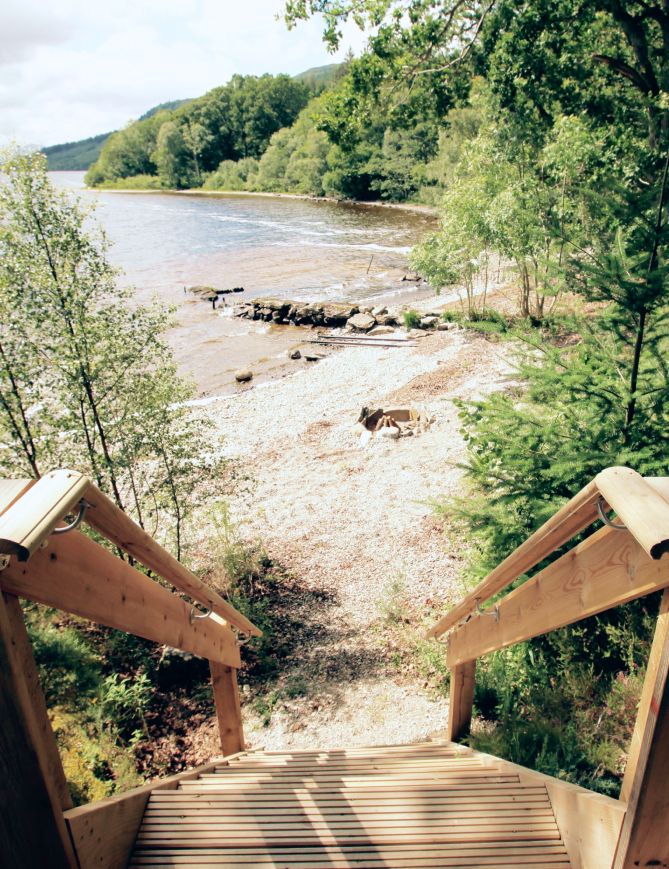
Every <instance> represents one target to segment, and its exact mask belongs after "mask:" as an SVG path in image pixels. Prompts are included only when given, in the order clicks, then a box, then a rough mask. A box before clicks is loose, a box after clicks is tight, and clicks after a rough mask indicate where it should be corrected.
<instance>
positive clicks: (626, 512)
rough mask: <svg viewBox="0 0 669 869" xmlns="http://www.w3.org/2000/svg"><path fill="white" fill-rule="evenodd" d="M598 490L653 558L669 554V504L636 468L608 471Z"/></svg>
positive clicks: (598, 481)
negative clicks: (634, 469)
mask: <svg viewBox="0 0 669 869" xmlns="http://www.w3.org/2000/svg"><path fill="white" fill-rule="evenodd" d="M595 483H596V484H597V488H598V489H599V491H600V492H601V493H602V495H603V496H604V498H605V499H606V500H607V502H608V504H609V506H610V507H611V508H612V509H613V510H615V511H616V513H617V514H618V516H619V517H620V520H621V522H622V524H623V525H626V526H627V528H628V529H629V532H630V534H632V535H633V537H634V538H635V539H636V541H637V543H639V545H640V546H641V548H642V549H643V550H644V552H646V553H647V554H648V555H649V556H650V557H651V558H654V559H659V558H661V557H662V555H663V553H665V552H669V504H668V503H667V502H666V501H665V500H664V498H663V497H662V495H660V493H659V492H658V491H657V490H656V489H655V488H654V487H653V486H651V485H650V484H649V483H647V482H646V481H645V480H644V478H643V477H642V476H641V474H639V473H637V472H636V471H633V470H632V468H606V469H605V470H603V471H601V472H600V473H599V474H597V476H596V477H595Z"/></svg>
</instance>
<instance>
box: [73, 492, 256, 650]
mask: <svg viewBox="0 0 669 869" xmlns="http://www.w3.org/2000/svg"><path fill="white" fill-rule="evenodd" d="M85 497H86V500H87V501H88V502H89V504H91V505H92V509H90V510H88V511H87V513H86V518H85V521H86V522H87V523H88V524H89V525H90V526H91V528H95V530H96V531H99V532H100V534H102V535H103V536H104V537H106V538H107V540H111V541H112V543H115V544H116V546H118V547H119V548H120V549H122V550H123V551H124V552H127V553H129V554H130V555H132V557H133V558H135V559H136V560H137V561H139V563H140V564H143V565H144V567H147V568H148V569H149V570H152V571H153V572H154V573H156V574H158V576H160V577H161V578H162V579H164V580H165V581H166V582H169V583H171V584H172V585H173V586H174V587H175V588H178V589H179V591H182V592H184V593H185V594H187V595H189V596H190V597H192V598H193V599H194V600H197V601H200V602H201V603H203V604H213V607H214V612H215V613H216V614H217V615H218V616H219V617H220V618H222V619H224V620H225V621H227V622H228V623H229V624H231V625H232V626H233V627H235V628H237V629H238V630H240V631H243V632H244V633H246V634H251V635H252V636H256V637H260V636H262V631H261V630H260V629H259V628H257V627H256V626H255V625H254V624H253V623H252V622H250V621H249V620H248V619H247V618H246V616H243V615H242V614H241V613H239V612H237V610H236V609H235V608H234V607H233V606H232V605H231V604H229V603H228V602H227V601H226V600H224V599H223V598H222V597H221V596H220V595H219V594H217V593H216V592H215V591H214V590H213V589H212V588H209V586H208V585H206V584H205V583H204V582H202V580H201V579H198V578H197V576H195V575H194V574H193V573H191V572H190V570H188V568H186V567H185V566H184V565H183V564H181V562H179V561H177V559H176V558H175V557H174V556H173V555H171V554H170V553H169V552H167V550H165V549H163V547H162V546H160V544H158V543H156V541H155V540H154V539H153V538H152V537H151V536H150V535H149V534H147V533H146V531H144V530H143V529H142V528H140V527H139V525H138V524H137V523H136V522H134V521H133V520H132V519H131V518H130V516H128V515H127V513H124V512H123V510H120V509H119V508H118V507H117V506H116V504H114V502H113V501H111V500H110V499H109V498H108V497H107V496H106V495H105V494H103V493H102V492H101V491H100V490H99V489H98V488H97V487H96V486H93V485H91V486H90V487H89V488H88V490H87V491H86V493H85Z"/></svg>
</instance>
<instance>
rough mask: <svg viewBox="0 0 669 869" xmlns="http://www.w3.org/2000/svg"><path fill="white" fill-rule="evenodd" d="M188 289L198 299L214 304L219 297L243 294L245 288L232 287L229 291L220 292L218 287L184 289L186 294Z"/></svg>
mask: <svg viewBox="0 0 669 869" xmlns="http://www.w3.org/2000/svg"><path fill="white" fill-rule="evenodd" d="M186 289H188V292H189V293H192V294H193V295H194V296H197V298H198V299H202V301H204V302H213V301H215V300H216V299H217V298H218V297H219V296H227V295H228V293H243V292H244V287H231V288H230V289H228V290H220V289H218V288H217V287H200V286H198V287H188V288H186V287H184V293H185V292H186Z"/></svg>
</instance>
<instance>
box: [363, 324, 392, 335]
mask: <svg viewBox="0 0 669 869" xmlns="http://www.w3.org/2000/svg"><path fill="white" fill-rule="evenodd" d="M369 334H370V335H394V334H395V330H394V329H393V327H392V326H374V328H373V329H372V330H371V332H369Z"/></svg>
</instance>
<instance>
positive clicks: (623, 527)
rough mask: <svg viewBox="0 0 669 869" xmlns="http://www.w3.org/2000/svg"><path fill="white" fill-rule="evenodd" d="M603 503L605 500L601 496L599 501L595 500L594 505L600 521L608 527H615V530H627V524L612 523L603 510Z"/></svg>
mask: <svg viewBox="0 0 669 869" xmlns="http://www.w3.org/2000/svg"><path fill="white" fill-rule="evenodd" d="M604 503H605V501H604V499H603V498H600V499H599V501H595V505H596V507H597V512H598V513H599V518H600V519H601V520H602V522H603V523H604V524H605V525H608V526H609V528H615V529H616V530H617V531H627V525H614V524H613V522H612V521H611V520H610V519H609V517H608V516H607V515H606V513H605V512H604V508H603V507H602V504H604Z"/></svg>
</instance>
